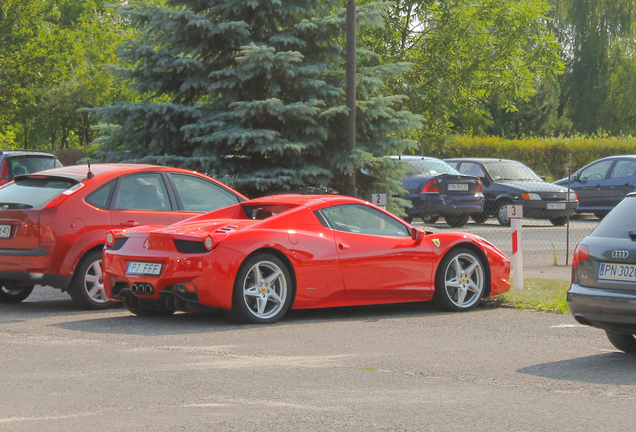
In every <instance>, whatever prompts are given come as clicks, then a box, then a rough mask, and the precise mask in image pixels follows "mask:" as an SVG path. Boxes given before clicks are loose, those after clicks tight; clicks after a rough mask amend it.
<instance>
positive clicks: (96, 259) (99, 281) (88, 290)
mask: <svg viewBox="0 0 636 432" xmlns="http://www.w3.org/2000/svg"><path fill="white" fill-rule="evenodd" d="M68 293H69V295H70V296H71V298H72V299H73V301H74V302H75V303H76V304H77V305H79V306H81V307H82V308H83V309H89V310H96V309H106V308H108V307H111V306H113V305H114V303H115V302H113V301H110V300H109V299H108V298H107V297H106V293H105V292H104V275H103V274H102V251H101V250H94V251H91V252H89V253H87V254H86V255H84V258H82V260H81V261H80V263H79V264H78V265H77V268H76V269H75V274H74V275H73V280H72V281H71V286H70V287H69V289H68Z"/></svg>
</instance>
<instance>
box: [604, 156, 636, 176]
mask: <svg viewBox="0 0 636 432" xmlns="http://www.w3.org/2000/svg"><path fill="white" fill-rule="evenodd" d="M635 172H636V161H631V160H619V161H618V162H616V165H614V169H612V174H610V178H625V177H631V176H633V175H634V173H635Z"/></svg>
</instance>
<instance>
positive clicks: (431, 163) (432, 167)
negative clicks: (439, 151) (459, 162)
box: [407, 160, 459, 175]
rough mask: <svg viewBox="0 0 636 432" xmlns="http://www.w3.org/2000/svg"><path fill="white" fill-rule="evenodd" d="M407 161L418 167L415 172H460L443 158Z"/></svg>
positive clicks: (429, 173)
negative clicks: (442, 159)
mask: <svg viewBox="0 0 636 432" xmlns="http://www.w3.org/2000/svg"><path fill="white" fill-rule="evenodd" d="M407 162H408V163H409V165H411V166H412V167H413V168H415V169H416V171H415V172H414V173H413V174H424V175H436V174H459V173H458V172H457V171H456V170H455V169H454V168H452V167H451V166H450V165H448V164H447V163H446V162H444V161H441V160H409V161H407Z"/></svg>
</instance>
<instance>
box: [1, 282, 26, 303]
mask: <svg viewBox="0 0 636 432" xmlns="http://www.w3.org/2000/svg"><path fill="white" fill-rule="evenodd" d="M0 283H2V285H1V286H0V303H20V302H21V301H22V300H24V299H26V298H27V297H28V296H29V295H31V293H32V292H33V288H34V285H32V284H28V283H21V282H9V283H7V282H0Z"/></svg>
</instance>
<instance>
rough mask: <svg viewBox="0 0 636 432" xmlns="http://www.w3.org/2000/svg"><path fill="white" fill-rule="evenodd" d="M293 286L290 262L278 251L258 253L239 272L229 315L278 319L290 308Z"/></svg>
mask: <svg viewBox="0 0 636 432" xmlns="http://www.w3.org/2000/svg"><path fill="white" fill-rule="evenodd" d="M293 289H294V286H293V280H292V278H291V275H290V274H289V270H288V269H287V266H286V265H285V264H284V263H283V262H282V261H281V260H280V259H279V258H277V257H275V256H274V255H271V254H268V253H257V254H255V255H253V256H252V257H250V258H248V259H247V260H246V261H245V262H244V263H243V265H241V268H240V270H239V271H238V274H237V275H236V279H235V281H234V296H233V298H232V310H231V311H230V313H229V316H230V318H232V319H233V320H235V321H240V322H248V323H252V324H272V323H275V322H277V321H278V320H280V319H281V318H282V317H283V316H284V315H285V314H286V313H287V311H288V310H289V308H290V306H291V303H292V297H293Z"/></svg>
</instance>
